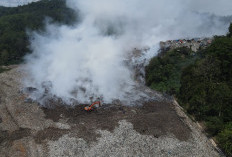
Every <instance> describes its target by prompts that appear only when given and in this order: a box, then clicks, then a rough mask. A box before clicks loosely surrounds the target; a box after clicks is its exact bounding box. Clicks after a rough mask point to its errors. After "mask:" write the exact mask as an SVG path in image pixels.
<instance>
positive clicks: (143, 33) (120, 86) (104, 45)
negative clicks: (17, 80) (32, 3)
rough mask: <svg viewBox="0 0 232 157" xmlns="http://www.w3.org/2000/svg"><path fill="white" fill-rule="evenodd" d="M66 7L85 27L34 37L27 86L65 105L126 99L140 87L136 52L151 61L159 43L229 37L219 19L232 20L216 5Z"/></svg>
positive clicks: (74, 3)
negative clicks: (136, 78) (133, 56)
mask: <svg viewBox="0 0 232 157" xmlns="http://www.w3.org/2000/svg"><path fill="white" fill-rule="evenodd" d="M206 2H207V7H206V8H205V9H206V10H204V6H202V5H203V4H204V5H205V4H206ZM222 3H223V4H221V5H220V6H224V7H225V8H228V7H227V6H229V5H230V6H231V5H232V2H230V1H227V0H224V1H222ZM67 5H68V6H69V7H71V8H72V9H74V10H76V11H77V13H78V14H80V17H81V20H80V21H81V22H80V23H77V24H76V25H75V26H58V25H51V24H47V33H46V34H38V33H33V35H32V37H33V40H32V41H31V48H32V50H33V53H32V54H30V55H28V56H26V70H27V72H28V74H29V78H27V79H26V80H25V85H26V86H33V87H35V88H37V89H38V90H39V91H40V92H39V93H41V95H43V94H42V93H44V91H49V93H50V94H51V95H56V96H57V97H61V98H63V100H65V101H66V102H67V103H69V100H70V99H75V100H77V101H78V102H80V103H87V102H89V101H90V97H92V98H93V99H97V98H99V97H101V98H102V99H103V100H104V102H107V103H110V102H112V101H113V100H115V99H120V100H126V99H128V95H127V94H128V93H130V92H131V91H132V90H133V87H134V85H135V84H136V82H135V81H134V73H133V70H132V69H131V68H132V66H130V65H131V64H132V63H131V62H130V58H128V56H130V53H131V52H132V50H133V49H134V48H144V47H151V49H150V51H148V52H147V54H148V55H144V56H149V57H150V56H154V55H155V54H156V53H157V50H158V43H159V41H161V40H169V39H178V38H191V37H208V36H212V35H221V34H225V33H226V31H227V27H228V25H229V23H226V22H223V21H222V20H221V19H220V17H219V16H217V15H222V14H223V13H224V14H225V15H228V14H232V11H231V12H229V10H227V11H226V12H223V11H221V10H222V9H225V8H221V9H218V6H217V0H210V1H205V2H202V1H194V0H190V1H188V2H186V1H185V0H146V1H142V0H98V1H94V0H67ZM197 6H199V10H198V7H197ZM144 56H143V57H140V59H141V58H142V59H143V58H144ZM41 95H40V96H41ZM37 98H38V95H37Z"/></svg>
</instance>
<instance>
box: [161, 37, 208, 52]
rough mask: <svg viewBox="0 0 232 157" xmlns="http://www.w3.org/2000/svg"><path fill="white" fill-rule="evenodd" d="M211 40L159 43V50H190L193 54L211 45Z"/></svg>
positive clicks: (196, 39) (182, 40)
mask: <svg viewBox="0 0 232 157" xmlns="http://www.w3.org/2000/svg"><path fill="white" fill-rule="evenodd" d="M212 40H213V38H193V39H177V40H167V41H165V42H163V41H161V42H160V49H161V50H172V49H175V48H179V47H187V48H190V49H191V50H192V51H193V52H196V51H197V50H199V49H200V48H206V47H207V46H209V45H210V44H211V43H212Z"/></svg>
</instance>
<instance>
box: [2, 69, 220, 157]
mask: <svg viewBox="0 0 232 157" xmlns="http://www.w3.org/2000/svg"><path fill="white" fill-rule="evenodd" d="M22 75H23V73H22V72H21V71H20V70H19V67H17V66H15V67H13V68H12V70H10V71H7V72H5V73H1V74H0V157H16V156H17V157H18V156H19V157H24V156H25V157H50V156H51V157H53V156H54V157H57V156H58V157H59V156H65V157H66V156H71V157H72V156H73V157H77V156H78V157H79V156H119V157H121V156H164V157H166V156H182V157H186V156H199V157H200V156H202V157H203V156H204V157H216V156H219V154H218V153H217V152H216V151H215V150H214V148H213V146H212V145H211V144H210V142H209V140H208V139H207V138H206V137H205V135H203V134H202V133H201V131H200V129H198V127H197V125H196V124H195V123H193V122H192V121H191V120H190V119H189V118H188V117H187V116H186V115H185V114H184V113H183V111H182V110H181V109H180V107H179V106H178V104H175V103H173V102H170V101H167V100H162V101H153V102H144V103H142V104H136V105H135V106H133V107H128V106H121V105H116V104H111V105H108V106H103V107H102V108H98V109H97V110H95V111H93V112H90V113H87V112H85V111H84V110H83V106H76V107H75V108H66V107H63V106H60V105H59V104H58V103H54V102H53V103H54V104H51V105H52V106H53V108H42V107H40V106H38V104H37V103H26V102H25V101H24V100H25V96H24V95H23V94H22V93H21V92H20V91H21V89H22V86H21V84H20V82H21V81H20V79H21V78H22ZM154 96H155V95H154Z"/></svg>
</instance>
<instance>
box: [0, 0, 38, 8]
mask: <svg viewBox="0 0 232 157" xmlns="http://www.w3.org/2000/svg"><path fill="white" fill-rule="evenodd" d="M36 1H39V0H0V5H1V6H7V7H15V6H18V5H24V4H28V3H30V2H36Z"/></svg>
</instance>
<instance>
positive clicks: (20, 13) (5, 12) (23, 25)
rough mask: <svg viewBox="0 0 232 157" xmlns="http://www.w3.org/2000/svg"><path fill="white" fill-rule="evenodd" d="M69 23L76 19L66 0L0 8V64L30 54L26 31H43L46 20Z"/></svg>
mask: <svg viewBox="0 0 232 157" xmlns="http://www.w3.org/2000/svg"><path fill="white" fill-rule="evenodd" d="M46 18H47V19H48V18H49V19H50V22H51V23H63V24H72V23H73V22H74V21H75V20H76V19H77V17H76V15H75V13H74V11H73V10H71V9H69V8H67V7H66V5H65V0H52V1H50V0H42V1H39V2H34V3H30V4H28V5H25V6H20V7H15V8H8V7H0V65H8V64H15V63H19V62H21V61H22V57H23V56H24V55H25V54H26V53H30V49H29V47H28V46H29V36H28V34H27V31H34V30H36V31H43V28H44V26H45V19H46Z"/></svg>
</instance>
